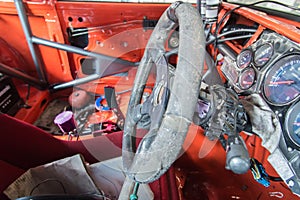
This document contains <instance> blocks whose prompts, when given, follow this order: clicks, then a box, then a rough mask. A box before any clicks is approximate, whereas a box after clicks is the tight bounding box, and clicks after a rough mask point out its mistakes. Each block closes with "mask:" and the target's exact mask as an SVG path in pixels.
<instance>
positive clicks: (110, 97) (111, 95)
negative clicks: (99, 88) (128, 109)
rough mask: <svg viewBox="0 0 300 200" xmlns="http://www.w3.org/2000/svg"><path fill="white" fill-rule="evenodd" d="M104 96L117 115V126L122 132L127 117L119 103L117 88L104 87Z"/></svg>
mask: <svg viewBox="0 0 300 200" xmlns="http://www.w3.org/2000/svg"><path fill="white" fill-rule="evenodd" d="M104 94H105V98H106V101H107V104H108V107H110V108H111V109H112V110H113V112H114V113H115V114H116V115H117V118H118V119H117V125H118V126H119V128H120V129H121V130H123V129H124V122H125V117H124V115H123V113H122V111H121V109H120V107H119V105H118V103H117V98H116V92H115V88H114V87H111V86H106V87H104Z"/></svg>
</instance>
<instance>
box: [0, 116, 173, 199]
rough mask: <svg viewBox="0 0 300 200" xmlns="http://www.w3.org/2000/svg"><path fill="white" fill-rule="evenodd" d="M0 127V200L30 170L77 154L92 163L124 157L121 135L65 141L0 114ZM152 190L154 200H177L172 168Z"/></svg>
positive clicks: (156, 182)
mask: <svg viewBox="0 0 300 200" xmlns="http://www.w3.org/2000/svg"><path fill="white" fill-rule="evenodd" d="M0 124H1V131H0V137H1V139H0V172H1V173H0V178H1V181H0V199H7V197H6V196H5V195H4V194H3V191H4V190H5V188H6V187H7V186H8V185H9V184H11V183H12V182H13V181H14V180H15V179H16V178H17V177H19V176H20V175H21V174H22V173H23V172H25V171H26V170H28V169H29V168H32V167H35V166H38V165H43V164H46V163H49V162H52V161H55V160H58V159H62V158H65V157H68V156H72V155H75V154H78V153H80V154H81V155H82V156H83V157H84V159H85V161H87V162H89V163H95V162H99V161H102V160H106V159H110V158H114V157H118V156H121V145H122V132H114V133H111V134H108V135H105V136H99V137H95V138H92V139H87V140H84V141H80V140H79V141H64V140H60V139H58V138H55V137H53V136H52V135H51V134H49V133H47V132H45V131H44V130H42V129H40V128H37V127H35V126H33V125H32V124H29V123H26V122H23V121H21V120H18V119H16V118H13V117H11V116H8V115H6V114H0ZM6 172H9V173H6ZM150 187H151V190H152V191H153V193H154V198H155V199H175V200H176V199H178V194H177V189H176V183H175V175H174V170H173V169H172V168H171V169H170V170H169V171H168V172H167V173H166V174H165V175H163V176H162V177H161V178H160V179H159V180H158V181H155V182H153V183H151V184H150Z"/></svg>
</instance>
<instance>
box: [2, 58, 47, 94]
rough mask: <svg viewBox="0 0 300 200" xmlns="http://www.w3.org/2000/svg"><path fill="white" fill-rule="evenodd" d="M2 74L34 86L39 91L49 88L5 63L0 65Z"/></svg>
mask: <svg viewBox="0 0 300 200" xmlns="http://www.w3.org/2000/svg"><path fill="white" fill-rule="evenodd" d="M0 72H1V73H3V74H6V75H9V76H12V77H14V78H18V79H21V80H23V81H24V82H26V83H28V84H29V85H32V86H34V87H36V88H39V89H45V88H46V87H47V84H46V83H42V82H41V81H39V80H38V79H36V78H34V77H32V76H29V75H27V74H25V73H23V72H21V71H19V70H16V69H14V68H13V67H10V66H7V65H5V64H3V63H0Z"/></svg>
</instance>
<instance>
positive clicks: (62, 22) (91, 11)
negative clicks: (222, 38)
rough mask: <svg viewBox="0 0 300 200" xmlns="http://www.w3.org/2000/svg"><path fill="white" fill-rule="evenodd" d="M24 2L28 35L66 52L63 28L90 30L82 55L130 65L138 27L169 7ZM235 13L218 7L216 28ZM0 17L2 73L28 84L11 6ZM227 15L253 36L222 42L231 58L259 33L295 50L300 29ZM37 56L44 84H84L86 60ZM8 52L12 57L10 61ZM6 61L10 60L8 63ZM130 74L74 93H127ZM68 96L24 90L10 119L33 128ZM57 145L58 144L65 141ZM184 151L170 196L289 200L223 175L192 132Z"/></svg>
mask: <svg viewBox="0 0 300 200" xmlns="http://www.w3.org/2000/svg"><path fill="white" fill-rule="evenodd" d="M26 2H27V3H26V4H25V5H26V9H27V13H28V17H29V22H30V27H31V28H32V32H33V35H35V36H37V37H40V38H44V39H48V40H51V41H55V42H58V43H62V44H70V43H69V41H68V34H67V31H66V30H67V29H68V28H71V27H72V28H75V29H76V28H85V27H92V29H90V30H88V32H87V35H88V46H87V47H85V48H84V49H85V50H88V51H92V52H97V53H101V54H105V55H108V56H112V57H116V58H122V59H124V60H128V61H133V62H137V61H140V59H141V57H142V55H143V53H144V48H145V46H146V44H147V42H148V40H149V37H150V35H151V33H152V30H150V29H144V28H143V26H142V22H143V19H145V18H147V19H153V20H157V19H158V18H159V17H160V15H161V14H162V13H163V12H164V10H165V9H166V8H167V7H168V6H169V5H168V4H137V3H103V2H102V3H97V2H88V3H87V2H84V3H80V2H62V1H54V0H49V1H26ZM235 7H236V6H235V5H232V4H228V3H225V2H223V4H222V8H221V11H220V15H219V20H220V19H221V18H222V16H223V15H224V14H225V13H226V11H228V10H231V9H233V8H235ZM0 13H1V17H0V26H1V27H6V28H5V30H4V29H2V30H0V33H1V34H0V45H1V46H0V52H1V55H2V56H1V57H0V61H2V62H4V61H5V59H6V61H8V62H7V64H11V65H10V66H12V67H14V68H21V69H22V70H23V71H24V72H26V73H28V74H30V75H32V76H34V77H36V76H37V75H36V72H35V67H34V65H33V61H32V59H31V55H30V52H29V49H28V47H27V43H26V41H25V36H24V34H23V30H22V28H21V25H20V22H19V19H18V17H17V13H16V10H15V7H14V4H13V2H3V1H1V2H0ZM235 13H236V14H237V15H239V22H240V23H244V24H248V25H251V24H253V23H254V22H255V23H258V24H259V28H258V30H257V32H256V33H255V34H254V35H253V36H252V37H251V38H250V40H249V41H248V42H247V43H246V44H244V45H242V44H240V43H239V42H238V41H234V42H226V44H227V45H228V46H229V47H231V49H232V50H233V51H234V52H236V53H239V52H240V51H241V50H242V49H243V48H246V47H248V46H249V45H251V44H252V43H253V42H255V41H256V40H257V39H258V37H259V36H260V34H261V33H262V31H263V30H265V29H270V30H274V31H275V32H277V33H279V34H282V35H284V36H286V37H288V38H290V39H291V40H293V41H294V42H296V43H300V31H299V29H298V27H300V23H297V22H294V21H290V20H284V22H286V23H288V24H284V23H282V22H281V21H280V20H282V19H281V18H279V17H272V16H268V15H266V14H265V13H262V12H258V11H253V10H251V9H249V8H240V9H238V10H236V11H235ZM227 20H228V19H226V20H224V25H225V24H226V23H227V22H228V21H227ZM221 27H222V26H221ZM93 28H95V29H93ZM212 31H214V28H213V29H212ZM2 41H5V42H2ZM39 49H40V51H41V54H42V58H43V62H44V64H45V69H46V74H47V78H48V80H49V83H50V84H56V83H62V82H67V81H70V80H74V79H77V78H81V77H86V76H87V75H86V74H84V72H83V70H82V64H81V62H82V60H84V59H86V58H87V57H86V56H82V55H74V54H71V53H66V52H64V51H61V50H57V49H53V48H49V47H44V46H40V47H39ZM15 50H17V53H14V51H15ZM208 51H209V52H210V53H213V55H215V56H216V54H214V53H217V52H214V49H213V48H211V47H210V48H208ZM4 55H5V58H4ZM16 55H18V56H16ZM11 59H14V60H13V61H11V62H10V60H11ZM174 60H176V59H174ZM219 67H220V66H219ZM135 70H136V69H135V68H133V70H132V71H129V72H128V74H127V75H126V76H111V77H105V78H101V79H98V80H95V81H91V82H89V83H87V84H82V85H80V86H76V89H83V90H85V91H87V92H90V93H93V94H94V95H95V94H96V95H100V94H104V87H105V86H115V87H116V92H123V91H126V90H130V89H131V86H132V84H133V77H134V76H135ZM128 77H129V78H128ZM223 80H224V79H223ZM154 82H155V77H154V76H151V78H150V80H149V83H148V86H149V87H152V86H153V85H154ZM15 83H16V86H17V88H18V92H19V93H20V96H21V97H22V98H25V97H26V94H27V87H26V85H24V83H23V82H20V81H15ZM72 89H73V88H71V89H69V90H68V91H67V92H62V93H58V94H51V93H50V92H49V91H39V90H37V89H32V92H31V95H30V97H29V99H28V104H30V105H31V106H32V108H29V109H25V108H22V109H20V111H19V112H18V113H17V114H16V115H15V117H16V118H18V119H20V120H23V121H26V122H29V123H34V121H35V120H36V119H37V118H38V117H39V116H40V114H41V113H42V112H43V110H44V109H45V108H46V106H47V105H48V103H49V102H50V101H51V100H53V99H55V98H57V97H63V98H66V97H67V96H68V95H69V94H70V93H71V92H72ZM66 94H67V95H66ZM122 95H124V98H126V101H124V102H122V104H121V109H122V110H125V111H126V106H127V102H128V100H129V95H128V94H127V93H125V94H122ZM122 95H121V96H122ZM98 114H99V113H98ZM110 117H111V116H110ZM93 120H94V118H93ZM91 121H92V119H91ZM59 138H60V137H59ZM87 138H88V139H90V137H86V138H84V137H83V138H81V139H87ZM243 138H244V139H245V142H246V144H247V147H248V150H249V153H250V155H251V157H255V158H256V159H257V160H259V161H260V162H261V163H262V164H263V165H264V167H265V168H266V171H267V172H268V173H269V174H271V175H272V176H278V175H277V174H276V172H275V171H274V169H273V167H272V166H271V165H270V164H269V163H268V161H267V156H268V154H269V153H268V151H267V150H265V149H264V148H263V147H261V140H260V139H259V138H258V137H257V136H255V135H252V136H247V135H245V134H243ZM61 139H63V140H65V139H66V138H65V137H63V138H61ZM204 147H205V150H204ZM184 150H185V153H184V154H183V155H182V156H181V157H180V158H179V159H178V160H177V161H176V162H175V164H174V167H175V171H176V172H175V174H176V178H177V186H178V194H179V196H180V199H182V200H183V199H187V200H189V199H216V200H218V199H220V200H222V199H249V200H250V199H276V197H279V196H280V195H281V194H283V195H284V198H285V199H295V198H296V196H295V195H294V194H292V193H291V191H290V190H289V189H287V188H286V186H285V185H284V184H283V183H277V182H272V183H271V186H270V187H269V188H265V187H263V186H261V185H259V184H258V183H257V182H255V181H254V180H253V177H252V175H251V172H250V171H249V172H248V173H247V174H244V175H236V174H233V173H232V172H231V171H228V170H226V169H225V157H226V154H225V151H224V149H223V148H222V146H221V145H220V144H219V143H216V142H211V141H208V139H207V138H205V137H204V134H203V130H202V129H201V128H200V127H198V126H195V125H193V126H191V128H190V131H189V133H188V137H187V139H186V142H185V145H184ZM276 195H277V196H276Z"/></svg>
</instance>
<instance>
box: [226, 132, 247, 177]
mask: <svg viewBox="0 0 300 200" xmlns="http://www.w3.org/2000/svg"><path fill="white" fill-rule="evenodd" d="M249 168H250V158H249V153H248V150H247V148H246V145H245V143H244V140H243V139H242V138H241V136H238V135H230V136H228V140H227V147H226V169H229V170H231V171H233V172H234V173H235V174H244V173H246V172H247V171H248V170H249Z"/></svg>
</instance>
